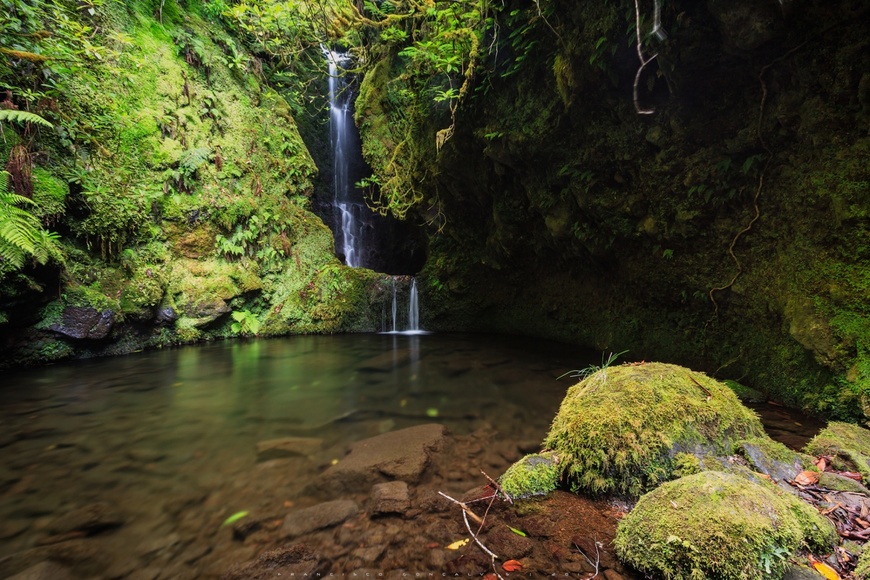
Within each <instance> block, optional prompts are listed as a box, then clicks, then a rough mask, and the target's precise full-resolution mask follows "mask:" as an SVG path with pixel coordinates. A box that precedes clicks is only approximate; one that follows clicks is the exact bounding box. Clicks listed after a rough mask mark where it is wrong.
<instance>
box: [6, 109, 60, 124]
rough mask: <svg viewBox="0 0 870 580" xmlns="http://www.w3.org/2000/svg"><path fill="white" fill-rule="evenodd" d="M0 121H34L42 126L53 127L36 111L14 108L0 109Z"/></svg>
mask: <svg viewBox="0 0 870 580" xmlns="http://www.w3.org/2000/svg"><path fill="white" fill-rule="evenodd" d="M0 121H12V122H14V123H36V124H37V125H42V126H43V127H53V126H54V125H52V124H51V123H50V122H48V121H46V120H45V119H43V118H42V117H40V116H39V115H37V114H36V113H30V112H27V111H16V110H14V109H0Z"/></svg>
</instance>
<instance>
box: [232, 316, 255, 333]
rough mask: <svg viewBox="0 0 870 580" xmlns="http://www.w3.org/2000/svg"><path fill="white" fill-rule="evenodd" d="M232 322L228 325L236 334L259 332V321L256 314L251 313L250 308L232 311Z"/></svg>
mask: <svg viewBox="0 0 870 580" xmlns="http://www.w3.org/2000/svg"><path fill="white" fill-rule="evenodd" d="M232 317H233V320H234V322H233V323H232V325H231V326H230V328H231V329H232V331H233V332H234V333H236V334H253V335H255V336H256V335H257V334H259V333H260V321H259V320H258V319H257V316H256V315H255V314H253V313H251V311H250V310H241V311H239V310H237V311H235V312H233V313H232Z"/></svg>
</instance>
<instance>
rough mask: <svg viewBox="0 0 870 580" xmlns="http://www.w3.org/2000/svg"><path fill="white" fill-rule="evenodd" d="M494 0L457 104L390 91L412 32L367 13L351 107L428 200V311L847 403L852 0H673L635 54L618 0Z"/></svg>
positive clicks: (854, 209) (381, 160) (859, 247)
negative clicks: (369, 24) (366, 39)
mask: <svg viewBox="0 0 870 580" xmlns="http://www.w3.org/2000/svg"><path fill="white" fill-rule="evenodd" d="M511 8H512V7H511V6H508V7H507V8H505V10H504V11H503V12H500V13H495V14H494V16H493V18H494V19H495V21H496V22H498V23H500V24H501V28H500V29H498V34H496V33H495V32H492V30H493V29H490V31H489V32H487V33H486V34H484V35H482V38H483V39H484V40H485V41H486V42H487V43H489V44H488V46H489V48H488V50H489V52H485V51H484V49H483V48H482V49H481V52H480V53H479V54H478V55H477V56H476V64H477V68H476V69H475V70H476V73H475V76H474V78H473V83H474V87H475V89H474V91H473V93H472V92H471V91H470V92H469V94H468V95H467V96H466V97H465V98H463V99H461V100H459V101H458V102H459V107H458V108H457V109H456V111H455V114H454V115H453V116H452V117H451V115H450V114H449V112H447V111H446V108H445V107H444V106H443V103H442V104H440V105H439V102H438V101H437V99H435V100H434V101H431V102H430V104H428V105H426V104H425V103H423V102H421V101H416V102H415V103H416V104H417V107H416V108H414V107H409V106H408V103H407V102H404V103H403V102H402V100H401V98H402V97H403V95H407V93H406V92H403V90H405V91H407V90H408V89H413V88H414V82H415V77H414V74H415V72H419V69H414V66H415V61H414V60H413V57H414V53H413V51H408V50H407V49H406V48H403V46H404V47H407V46H409V45H410V44H409V43H407V42H406V43H405V44H398V45H397V44H395V43H393V44H390V43H388V42H384V41H383V39H384V38H385V36H386V35H385V34H384V33H383V32H381V34H380V39H381V40H380V41H378V42H375V43H374V44H373V46H372V47H371V48H370V49H369V54H371V55H372V57H373V58H372V60H373V62H372V66H371V68H370V70H369V72H368V75H367V77H366V79H365V80H364V81H363V90H362V91H361V96H360V99H359V100H358V101H357V111H358V117H359V118H358V124H359V125H360V127H361V129H362V132H363V142H364V150H365V151H366V153H367V155H368V157H369V161H370V163H371V165H372V167H373V168H374V169H375V171H376V174H377V173H378V172H380V173H381V175H382V176H383V179H382V181H383V182H384V183H387V184H388V185H392V184H393V183H395V182H396V181H402V182H403V183H407V184H410V185H412V186H414V188H413V189H414V191H413V196H414V197H410V196H406V197H405V198H402V199H400V201H402V202H410V203H415V204H417V205H416V206H414V207H415V209H413V210H411V213H412V214H413V213H414V212H417V215H418V216H419V217H420V219H421V220H428V221H429V223H430V224H431V227H432V236H431V247H430V258H429V261H428V263H427V266H426V268H425V269H424V276H423V282H424V283H423V284H422V286H421V292H423V297H422V303H423V304H424V314H423V316H424V322H425V324H426V325H427V327H428V328H451V329H455V328H466V329H487V330H497V331H503V332H515V333H523V334H531V335H537V336H545V337H551V338H559V339H563V340H570V341H574V342H578V343H583V344H588V345H593V346H595V347H597V348H599V349H601V350H602V351H617V350H619V351H621V350H625V349H628V350H630V355H629V356H631V357H636V358H638V359H641V358H646V359H651V358H654V359H657V360H668V361H673V362H679V363H681V364H686V365H688V366H691V367H693V368H702V369H705V370H707V371H709V372H715V374H716V376H718V377H721V378H732V379H737V380H740V381H743V382H746V383H748V384H751V385H753V386H755V387H758V388H760V389H762V390H765V391H767V392H768V393H770V394H771V395H772V396H773V397H775V398H777V399H779V400H782V401H784V402H787V403H789V404H793V405H800V406H804V407H807V408H810V409H814V410H816V411H819V412H824V413H829V414H833V415H838V416H852V417H858V416H860V415H861V406H862V405H863V404H864V399H865V395H866V393H867V392H868V389H870V359H868V352H867V350H868V348H870V320H868V318H867V306H866V298H867V296H868V290H870V286H868V278H867V271H868V269H867V268H868V259H870V246H868V244H867V239H868V238H867V221H866V218H867V215H868V211H870V185H868V177H867V160H868V152H870V139H868V131H867V129H868V121H870V115H868V113H870V92H868V91H870V57H868V56H867V55H866V53H867V51H866V48H867V43H868V41H867V25H866V18H865V17H866V15H867V9H866V8H865V6H864V5H863V4H862V3H860V2H848V1H843V2H835V3H823V2H803V3H782V2H767V1H764V0H753V1H740V2H718V1H716V0H710V1H708V2H705V3H693V2H668V3H667V4H666V6H665V7H664V10H663V11H662V13H661V25H662V27H663V28H664V30H666V32H667V38H655V37H654V36H648V35H646V34H644V35H643V38H644V50H643V54H644V57H645V59H649V58H650V57H651V56H652V55H653V54H657V55H658V56H657V57H656V58H655V59H654V60H651V61H650V63H649V64H648V65H647V66H646V67H645V68H644V70H643V71H642V72H641V74H640V75H639V76H637V71H638V67H639V66H640V65H639V59H638V54H637V51H636V41H635V40H634V38H635V37H634V33H635V29H634V26H635V18H636V14H635V10H634V5H633V3H628V2H623V3H604V2H580V3H573V2H572V3H569V2H559V1H551V2H541V6H540V12H539V11H538V10H537V9H536V8H535V7H532V8H525V9H520V8H519V7H516V8H514V9H513V10H512V9H511ZM642 10H646V11H645V12H644V13H643V14H642V15H641V16H642V17H643V18H642V19H641V22H642V23H641V28H642V30H644V31H645V32H646V31H649V30H650V29H651V28H652V27H653V23H654V14H653V13H652V10H653V7H652V6H649V7H646V9H644V8H643V7H642ZM511 19H513V20H511ZM511 22H513V26H514V27H513V28H509V27H508V26H509V25H510V24H511ZM432 26H435V25H430V30H431V27H432ZM430 34H433V33H432V32H430ZM411 36H413V35H409V38H410V37H411ZM386 37H387V38H390V39H392V38H393V37H392V36H386ZM430 40H431V39H430ZM433 42H434V40H433ZM425 43H426V38H425V37H424V40H422V41H418V43H417V44H414V45H411V46H414V47H417V49H422V48H424V47H425V46H426V44H425ZM430 45H431V43H430ZM480 45H481V47H483V46H484V43H480ZM460 52H461V51H460ZM463 55H464V57H465V59H466V61H467V60H468V57H469V55H471V56H474V54H473V53H472V52H470V51H466V52H465V53H462V54H460V56H463ZM520 57H522V58H520ZM472 60H474V59H472ZM435 78H436V79H437V77H435ZM441 78H442V79H444V78H450V79H451V83H450V84H451V85H452V86H454V87H456V86H459V84H460V82H461V81H462V80H463V79H462V77H461V76H459V75H456V74H454V75H452V77H451V76H450V75H444V76H442V77H441ZM466 78H467V77H466ZM636 78H637V79H638V80H637V83H636V84H635V79H636ZM431 84H433V83H432V82H431V80H430V86H431ZM435 84H437V83H435ZM440 86H441V87H442V88H443V87H444V86H446V84H445V83H444V82H443V80H442V82H441V85H440ZM635 89H636V92H637V102H636V103H635V102H634V99H633V93H634V92H635ZM436 90H437V89H436ZM453 102H454V103H455V102H457V101H453ZM409 111H412V112H416V114H417V117H416V120H417V122H416V123H413V124H410V123H408V117H409ZM451 122H452V127H451V133H452V134H451V135H450V136H449V138H448V139H447V140H446V141H444V140H443V139H442V138H441V137H443V134H441V135H440V136H439V134H438V131H439V129H443V128H445V127H447V126H448V125H451ZM438 145H441V148H440V151H439V150H438ZM396 151H398V154H397V153H395V152H396ZM386 152H391V154H392V155H387V154H386ZM403 180H404V181H403ZM391 203H393V205H394V206H399V207H400V208H401V209H402V210H403V211H407V210H406V209H405V208H404V207H401V204H400V203H398V202H395V201H391ZM436 230H437V231H436Z"/></svg>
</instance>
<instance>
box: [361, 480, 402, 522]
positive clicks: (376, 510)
mask: <svg viewBox="0 0 870 580" xmlns="http://www.w3.org/2000/svg"><path fill="white" fill-rule="evenodd" d="M410 507H411V498H410V497H409V495H408V484H407V483H405V482H404V481H388V482H386V483H378V484H375V485H374V486H373V487H372V497H371V508H370V509H369V512H370V513H371V515H373V516H377V515H381V514H403V513H405V512H406V511H407V510H408V508H410Z"/></svg>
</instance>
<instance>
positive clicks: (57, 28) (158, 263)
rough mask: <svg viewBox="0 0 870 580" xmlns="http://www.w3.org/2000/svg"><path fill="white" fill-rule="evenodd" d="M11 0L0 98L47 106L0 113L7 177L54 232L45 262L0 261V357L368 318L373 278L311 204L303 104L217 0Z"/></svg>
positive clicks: (374, 316)
mask: <svg viewBox="0 0 870 580" xmlns="http://www.w3.org/2000/svg"><path fill="white" fill-rule="evenodd" d="M152 4H153V5H152ZM158 4H159V6H158ZM12 6H13V8H12V10H13V12H14V14H12V16H14V17H15V18H13V20H12V21H11V22H13V23H15V26H12V24H10V25H4V26H5V27H3V28H2V29H0V47H2V48H3V49H4V53H3V55H2V57H3V58H4V59H5V60H4V62H3V66H2V67H0V75H2V82H3V87H4V88H6V89H8V90H7V91H6V92H5V95H6V98H5V100H4V102H3V110H4V111H13V112H14V111H24V110H27V111H29V112H31V113H33V114H36V115H39V116H40V117H41V118H42V119H44V121H40V122H39V123H37V121H38V119H37V120H28V119H32V118H29V117H23V116H21V115H19V114H17V113H15V116H13V113H10V112H7V113H4V114H5V115H6V116H5V117H0V126H2V128H3V141H2V142H0V159H2V161H3V163H4V164H6V167H7V169H8V170H9V172H10V173H11V174H12V177H13V179H12V180H11V181H10V184H11V185H10V186H8V187H7V186H6V178H5V176H4V183H3V186H4V188H5V189H10V187H11V188H13V189H14V192H15V193H19V192H24V190H23V189H22V188H21V185H20V183H19V182H20V181H21V180H22V179H27V180H29V183H30V184H31V185H32V194H30V196H32V200H33V202H34V203H27V204H26V205H22V208H23V209H26V210H29V211H30V212H32V214H33V215H34V216H35V217H37V218H38V219H39V220H40V221H41V223H42V226H43V227H45V228H46V230H51V231H53V232H55V233H56V235H55V236H54V237H55V239H54V240H53V241H48V242H46V245H47V247H48V250H49V251H50V253H51V254H52V256H53V258H52V259H49V260H42V261H43V262H44V263H43V264H42V265H38V264H36V263H35V262H34V261H33V259H32V258H31V257H30V256H28V259H27V260H26V261H25V262H26V263H25V264H24V267H23V268H21V269H17V268H13V267H11V266H10V263H9V261H8V260H0V276H2V290H0V341H2V344H3V360H2V364H3V365H5V366H9V365H17V364H29V363H39V362H46V361H50V360H56V359H60V358H65V357H78V356H91V355H101V354H113V353H121V352H130V351H132V350H136V349H140V348H147V347H159V346H164V345H170V344H178V343H186V342H194V341H198V340H210V339H215V338H222V337H229V336H244V335H253V334H260V335H275V334H286V333H288V332H336V331H353V330H378V329H380V323H381V321H380V312H381V307H380V305H379V304H377V302H378V300H379V299H380V298H379V297H380V296H381V294H382V292H381V289H380V285H381V283H382V281H383V280H382V277H380V276H378V275H376V274H374V273H373V272H371V271H362V270H351V269H348V268H345V267H344V266H342V265H341V264H340V263H339V262H338V260H337V259H336V258H335V256H334V251H333V238H332V235H331V233H330V231H329V229H328V228H327V227H326V226H325V225H324V224H323V222H322V221H321V220H320V219H319V218H318V217H317V216H315V215H314V214H313V213H311V211H309V206H310V199H309V198H310V196H311V194H312V192H313V182H314V179H315V177H316V173H317V169H316V167H315V165H314V163H313V161H312V159H311V157H310V155H309V153H308V150H307V149H306V147H305V145H304V143H303V142H302V139H301V138H300V136H299V133H298V131H297V127H296V123H295V121H294V117H293V114H294V113H295V112H298V111H301V110H302V109H301V107H300V106H299V104H298V103H296V102H294V101H292V100H290V101H289V102H288V100H286V99H285V98H284V96H282V95H281V94H279V93H278V92H276V90H274V89H273V88H270V85H269V84H267V82H266V79H267V74H266V73H264V60H263V59H264V58H265V56H264V55H260V56H257V55H254V54H252V53H251V52H249V51H248V50H247V49H246V48H245V45H244V44H243V43H242V42H241V40H240V36H239V34H238V31H236V32H237V34H235V35H233V34H230V32H229V31H228V30H227V28H226V22H227V19H226V18H222V17H221V16H220V14H218V13H211V12H209V10H208V6H209V5H203V7H201V8H200V9H199V10H196V9H194V8H195V7H191V9H186V10H182V9H181V8H180V7H179V6H178V5H176V4H175V3H174V2H171V1H170V2H160V3H149V2H128V3H116V2H111V3H98V4H94V5H93V6H91V5H88V6H90V8H88V6H84V5H83V4H82V5H76V6H73V5H70V6H68V7H65V6H64V5H62V4H56V5H55V4H51V5H49V4H48V3H42V2H33V3H23V2H22V3H19V2H13V3H12ZM83 6H84V7H83ZM158 8H159V10H158ZM318 54H319V53H318ZM271 72H274V71H271ZM45 121H48V123H45ZM49 124H50V126H49ZM7 162H8V163H7ZM30 171H32V175H31V176H29V177H28V176H27V173H28V172H30ZM16 180H18V181H16ZM5 189H4V191H5ZM24 203H25V202H21V201H19V204H24ZM4 207H9V206H4ZM4 225H5V223H4ZM3 241H4V242H5V241H7V239H6V238H3ZM34 255H35V254H34ZM4 256H5V255H4ZM372 303H374V304H375V306H374V307H373V309H372V308H370V306H371V305H372Z"/></svg>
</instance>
